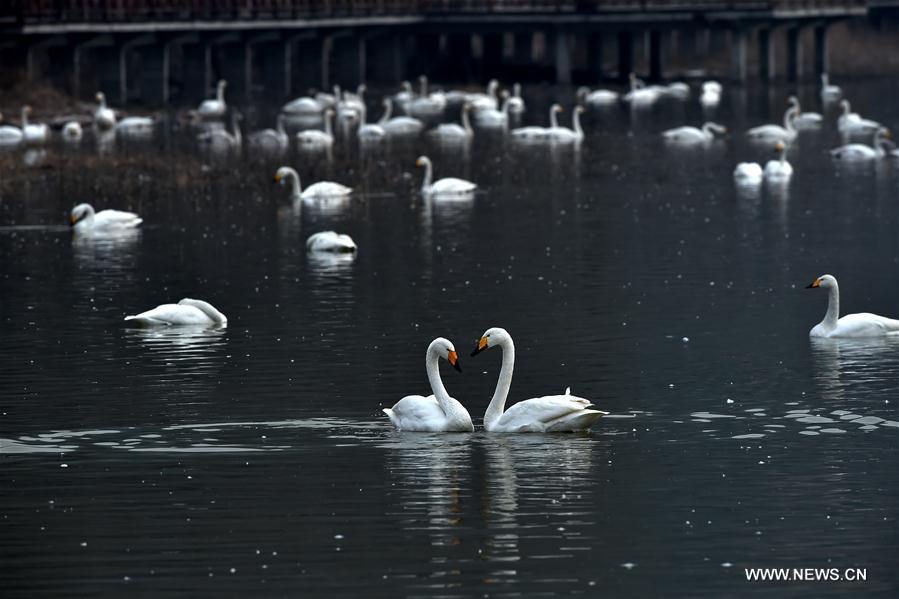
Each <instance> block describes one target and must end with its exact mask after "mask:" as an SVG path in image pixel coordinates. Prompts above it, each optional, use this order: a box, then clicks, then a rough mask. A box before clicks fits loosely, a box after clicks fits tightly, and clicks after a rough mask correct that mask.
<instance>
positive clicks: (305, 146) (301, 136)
mask: <svg viewBox="0 0 899 599" xmlns="http://www.w3.org/2000/svg"><path fill="white" fill-rule="evenodd" d="M333 118H334V109H332V108H328V109H327V110H325V130H324V131H321V130H319V129H306V130H305V131H298V132H297V145H298V146H299V148H300V149H301V150H325V149H327V148H330V147H332V146H333V145H334V131H333V129H332V128H331V120H332V119H333Z"/></svg>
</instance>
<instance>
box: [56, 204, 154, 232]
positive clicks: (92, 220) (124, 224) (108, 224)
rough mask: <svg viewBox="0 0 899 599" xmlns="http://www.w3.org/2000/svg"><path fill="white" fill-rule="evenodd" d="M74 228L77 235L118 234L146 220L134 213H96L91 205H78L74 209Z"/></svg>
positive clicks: (121, 211) (118, 211) (104, 211)
mask: <svg viewBox="0 0 899 599" xmlns="http://www.w3.org/2000/svg"><path fill="white" fill-rule="evenodd" d="M71 222H72V226H73V227H74V228H75V232H76V233H80V234H90V233H116V232H121V231H124V230H126V229H133V228H135V227H136V226H138V225H139V224H141V223H142V222H144V220H143V219H142V218H141V217H139V216H138V215H136V214H135V213H133V212H125V211H123V210H101V211H100V212H94V207H93V206H91V205H90V204H78V205H77V206H75V207H74V208H72V212H71Z"/></svg>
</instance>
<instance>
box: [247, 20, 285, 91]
mask: <svg viewBox="0 0 899 599" xmlns="http://www.w3.org/2000/svg"><path fill="white" fill-rule="evenodd" d="M280 42H281V36H280V35H278V34H277V33H274V32H268V33H260V34H258V35H254V36H251V37H250V38H248V39H247V41H246V56H247V95H248V97H252V96H253V90H254V89H255V88H256V84H257V83H258V84H260V86H261V87H262V90H263V93H264V94H265V95H266V97H272V96H273V95H274V94H280V93H281V92H282V91H283V83H282V82H281V77H282V76H283V74H284V73H283V69H282V64H281V62H280V60H279V59H283V56H282V55H281V54H280V53H279V51H280ZM254 74H257V76H256V77H254V76H253V75H254Z"/></svg>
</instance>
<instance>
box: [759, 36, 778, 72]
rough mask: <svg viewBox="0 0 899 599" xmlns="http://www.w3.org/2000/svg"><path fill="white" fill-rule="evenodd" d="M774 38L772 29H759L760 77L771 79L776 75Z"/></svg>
mask: <svg viewBox="0 0 899 599" xmlns="http://www.w3.org/2000/svg"><path fill="white" fill-rule="evenodd" d="M773 42H774V40H773V39H772V38H771V30H770V29H759V32H758V46H759V79H761V80H762V81H769V80H771V78H773V77H774V75H775V72H774V64H775V63H774V43H773Z"/></svg>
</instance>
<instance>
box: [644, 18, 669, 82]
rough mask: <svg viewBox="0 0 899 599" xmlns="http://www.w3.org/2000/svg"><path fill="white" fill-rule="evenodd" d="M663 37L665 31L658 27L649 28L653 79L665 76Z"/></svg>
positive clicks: (651, 74) (650, 76)
mask: <svg viewBox="0 0 899 599" xmlns="http://www.w3.org/2000/svg"><path fill="white" fill-rule="evenodd" d="M663 39H664V37H663V33H662V32H661V31H659V30H658V29H650V30H649V33H648V40H649V78H650V79H651V80H653V81H660V80H662V79H664V78H665V71H664V66H663V65H662V42H663Z"/></svg>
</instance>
